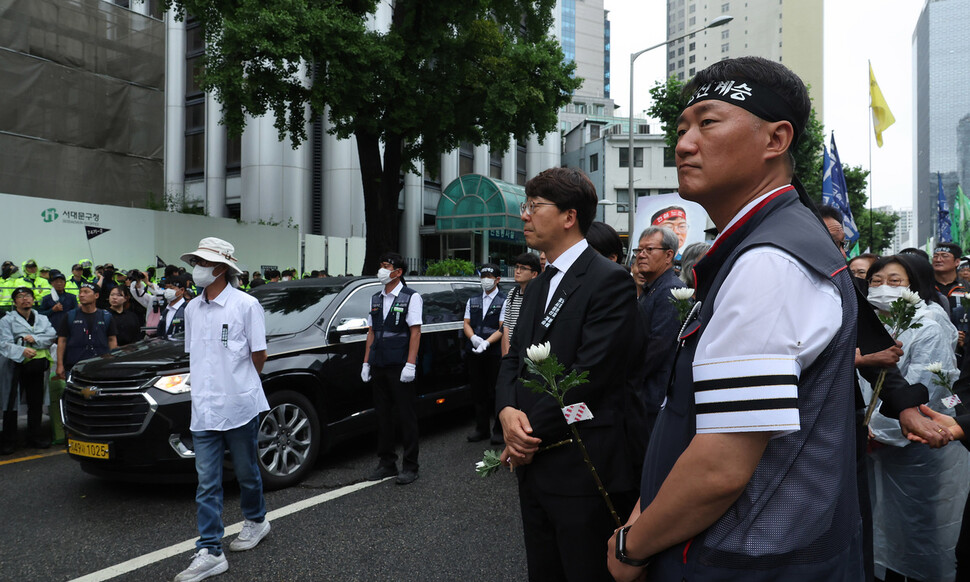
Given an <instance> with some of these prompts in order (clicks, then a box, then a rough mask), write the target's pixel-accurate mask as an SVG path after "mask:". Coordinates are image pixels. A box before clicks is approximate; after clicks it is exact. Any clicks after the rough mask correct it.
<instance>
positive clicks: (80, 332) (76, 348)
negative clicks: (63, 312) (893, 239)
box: [64, 307, 111, 370]
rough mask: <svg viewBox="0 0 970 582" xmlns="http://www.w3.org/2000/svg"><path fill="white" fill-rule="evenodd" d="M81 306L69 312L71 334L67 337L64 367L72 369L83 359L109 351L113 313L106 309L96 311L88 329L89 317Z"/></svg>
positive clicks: (68, 319)
mask: <svg viewBox="0 0 970 582" xmlns="http://www.w3.org/2000/svg"><path fill="white" fill-rule="evenodd" d="M84 315H85V314H84V312H83V311H81V308H80V307H79V308H77V309H72V310H71V311H69V312H68V313H67V321H68V325H69V326H70V329H71V335H70V336H68V338H67V345H66V346H65V349H64V367H65V368H67V369H68V370H70V369H71V368H73V367H74V364H76V363H78V362H80V361H81V360H86V359H88V358H94V357H96V356H100V355H102V354H106V353H108V350H109V348H108V325H109V324H110V323H111V314H110V313H108V312H107V311H106V310H104V309H99V310H97V311H96V312H94V313H93V314H91V315H93V316H94V325H93V326H91V329H88V324H87V319H86V318H85V317H84Z"/></svg>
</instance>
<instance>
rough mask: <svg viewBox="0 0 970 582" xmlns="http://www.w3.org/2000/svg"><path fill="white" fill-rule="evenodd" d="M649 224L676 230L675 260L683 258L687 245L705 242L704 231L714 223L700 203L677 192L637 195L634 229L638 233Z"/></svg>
mask: <svg viewBox="0 0 970 582" xmlns="http://www.w3.org/2000/svg"><path fill="white" fill-rule="evenodd" d="M648 226H660V227H663V228H668V229H670V230H672V231H674V233H675V234H676V235H677V241H678V243H679V246H678V248H677V254H676V256H675V260H680V254H681V253H682V252H683V250H684V247H686V246H687V245H689V244H692V243H696V242H704V240H705V234H704V230H706V229H707V228H709V227H710V226H712V225H711V223H710V222H709V220H708V217H707V212H705V211H704V208H702V207H701V205H700V204H697V203H695V202H688V201H687V200H684V199H683V198H681V197H680V195H678V194H677V193H676V192H675V193H672V194H656V195H653V196H640V197H638V198H637V216H636V228H635V229H634V232H636V233H637V235H638V236H639V234H640V233H641V232H643V230H644V229H645V228H647V227H648ZM634 246H635V245H634Z"/></svg>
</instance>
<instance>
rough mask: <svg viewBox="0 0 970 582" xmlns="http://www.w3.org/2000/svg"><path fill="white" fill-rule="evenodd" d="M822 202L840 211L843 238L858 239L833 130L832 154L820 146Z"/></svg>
mask: <svg viewBox="0 0 970 582" xmlns="http://www.w3.org/2000/svg"><path fill="white" fill-rule="evenodd" d="M822 204H824V205H825V206H831V207H833V208H838V209H839V210H840V211H841V212H842V217H843V218H842V229H843V230H845V240H847V241H849V242H856V241H857V240H859V227H857V226H856V225H855V219H854V218H853V217H852V209H851V208H850V207H849V192H848V188H846V186H845V173H844V172H843V171H842V162H841V160H839V150H838V148H836V147H835V132H833V133H832V155H831V156H830V155H829V150H828V149H827V148H826V147H825V146H824V145H823V146H822Z"/></svg>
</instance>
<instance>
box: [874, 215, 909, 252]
mask: <svg viewBox="0 0 970 582" xmlns="http://www.w3.org/2000/svg"><path fill="white" fill-rule="evenodd" d="M875 210H878V211H879V212H886V213H888V214H895V215H896V216H897V217H898V218H899V220H897V221H896V229H895V230H894V231H893V240H892V245H891V246H890V247H889V248H888V249H876V250H873V251H872V252H873V253H876V254H882V253H883V252H885V253H887V254H893V255H895V254H897V253H898V252H899V251H901V250H903V249H905V248H907V247H912V246H916V245H914V244H912V242H911V241H910V238H909V237H910V231H911V230H912V228H913V211H912V210H910V209H908V208H904V209H902V210H897V209H895V208H893V207H892V206H881V207H879V208H876V209H875Z"/></svg>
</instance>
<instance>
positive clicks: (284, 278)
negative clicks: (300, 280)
mask: <svg viewBox="0 0 970 582" xmlns="http://www.w3.org/2000/svg"><path fill="white" fill-rule="evenodd" d="M291 279H293V277H290V276H289V275H287V276H285V277H283V280H284V281H289V280H291Z"/></svg>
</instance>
